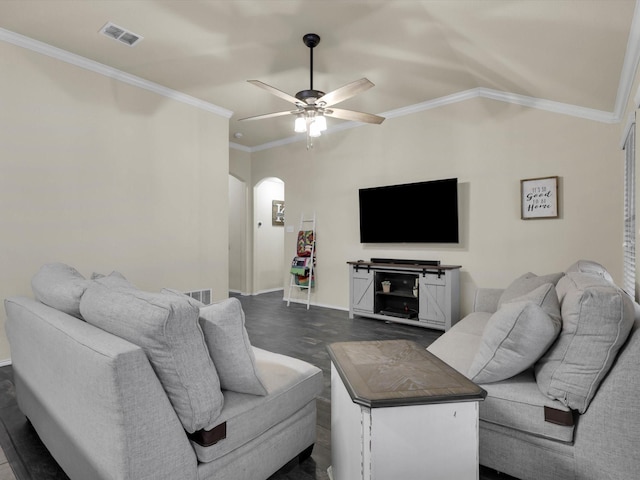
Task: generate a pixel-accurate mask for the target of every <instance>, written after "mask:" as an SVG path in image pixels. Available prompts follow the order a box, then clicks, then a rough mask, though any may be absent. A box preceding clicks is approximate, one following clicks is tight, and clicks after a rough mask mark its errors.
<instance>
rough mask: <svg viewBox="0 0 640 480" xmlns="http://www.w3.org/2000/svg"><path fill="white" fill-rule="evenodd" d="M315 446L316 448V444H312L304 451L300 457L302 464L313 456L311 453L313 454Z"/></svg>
mask: <svg viewBox="0 0 640 480" xmlns="http://www.w3.org/2000/svg"><path fill="white" fill-rule="evenodd" d="M314 446H315V443H312V444H311V445H310V446H309V447H307V448H306V449H304V450H303V451H302V453H301V454H300V455H298V460H299V461H300V462H304V461H305V460H306V459H308V458H309V457H310V456H311V453H312V452H313V447H314Z"/></svg>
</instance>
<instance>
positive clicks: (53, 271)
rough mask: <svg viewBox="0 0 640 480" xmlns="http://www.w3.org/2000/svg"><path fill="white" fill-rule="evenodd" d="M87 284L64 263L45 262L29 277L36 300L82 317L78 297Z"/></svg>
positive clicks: (76, 272)
mask: <svg viewBox="0 0 640 480" xmlns="http://www.w3.org/2000/svg"><path fill="white" fill-rule="evenodd" d="M89 284H90V282H89V280H87V279H85V278H84V277H83V276H82V275H81V274H80V272H78V271H77V270H76V269H75V268H73V267H70V266H69V265H65V264H64V263H48V264H45V265H43V266H42V267H40V269H39V270H38V271H37V272H36V274H35V275H34V276H33V278H32V279H31V289H32V290H33V294H34V295H35V297H36V299H37V300H38V301H40V302H42V303H44V304H45V305H48V306H49V307H52V308H55V309H56V310H60V311H62V312H64V313H66V314H68V315H73V316H74V317H78V318H82V315H80V298H82V295H83V294H84V291H85V290H86V289H87V287H88V286H89Z"/></svg>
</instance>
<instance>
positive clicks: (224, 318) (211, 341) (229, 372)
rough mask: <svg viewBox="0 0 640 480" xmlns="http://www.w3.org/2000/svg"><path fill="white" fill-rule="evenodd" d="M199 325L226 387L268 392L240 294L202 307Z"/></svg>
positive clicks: (232, 389)
mask: <svg viewBox="0 0 640 480" xmlns="http://www.w3.org/2000/svg"><path fill="white" fill-rule="evenodd" d="M200 326H201V327H202V331H203V332H204V339H205V341H206V342H207V347H209V354H210V355H211V358H213V363H214V364H215V366H216V369H217V371H218V375H220V385H221V386H222V388H223V389H224V390H230V391H232V392H239V393H251V394H253V395H266V394H267V389H266V388H265V386H264V383H263V382H262V379H261V378H260V372H259V371H258V368H257V366H256V359H255V355H254V353H253V348H252V347H251V343H250V342H249V336H248V335H247V330H246V328H245V326H244V311H243V310H242V305H241V304H240V301H239V300H238V299H237V298H229V299H227V300H223V301H222V302H219V303H214V304H212V305H207V306H206V307H203V308H201V309H200Z"/></svg>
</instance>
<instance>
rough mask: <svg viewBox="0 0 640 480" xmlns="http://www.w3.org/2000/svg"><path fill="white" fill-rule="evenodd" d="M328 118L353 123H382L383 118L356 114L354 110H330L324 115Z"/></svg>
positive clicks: (360, 113)
mask: <svg viewBox="0 0 640 480" xmlns="http://www.w3.org/2000/svg"><path fill="white" fill-rule="evenodd" d="M324 114H325V115H326V116H328V117H335V118H340V119H342V120H351V121H353V122H362V123H375V124H378V125H379V124H381V123H382V122H384V117H381V116H379V115H373V114H372V113H364V112H356V111H354V110H344V109H342V108H330V109H327V110H326V111H325V113H324Z"/></svg>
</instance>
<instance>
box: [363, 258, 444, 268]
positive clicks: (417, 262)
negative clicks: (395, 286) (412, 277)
mask: <svg viewBox="0 0 640 480" xmlns="http://www.w3.org/2000/svg"><path fill="white" fill-rule="evenodd" d="M371 263H395V264H397V265H428V266H434V267H437V266H438V265H440V260H410V259H407V258H372V259H371Z"/></svg>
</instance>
